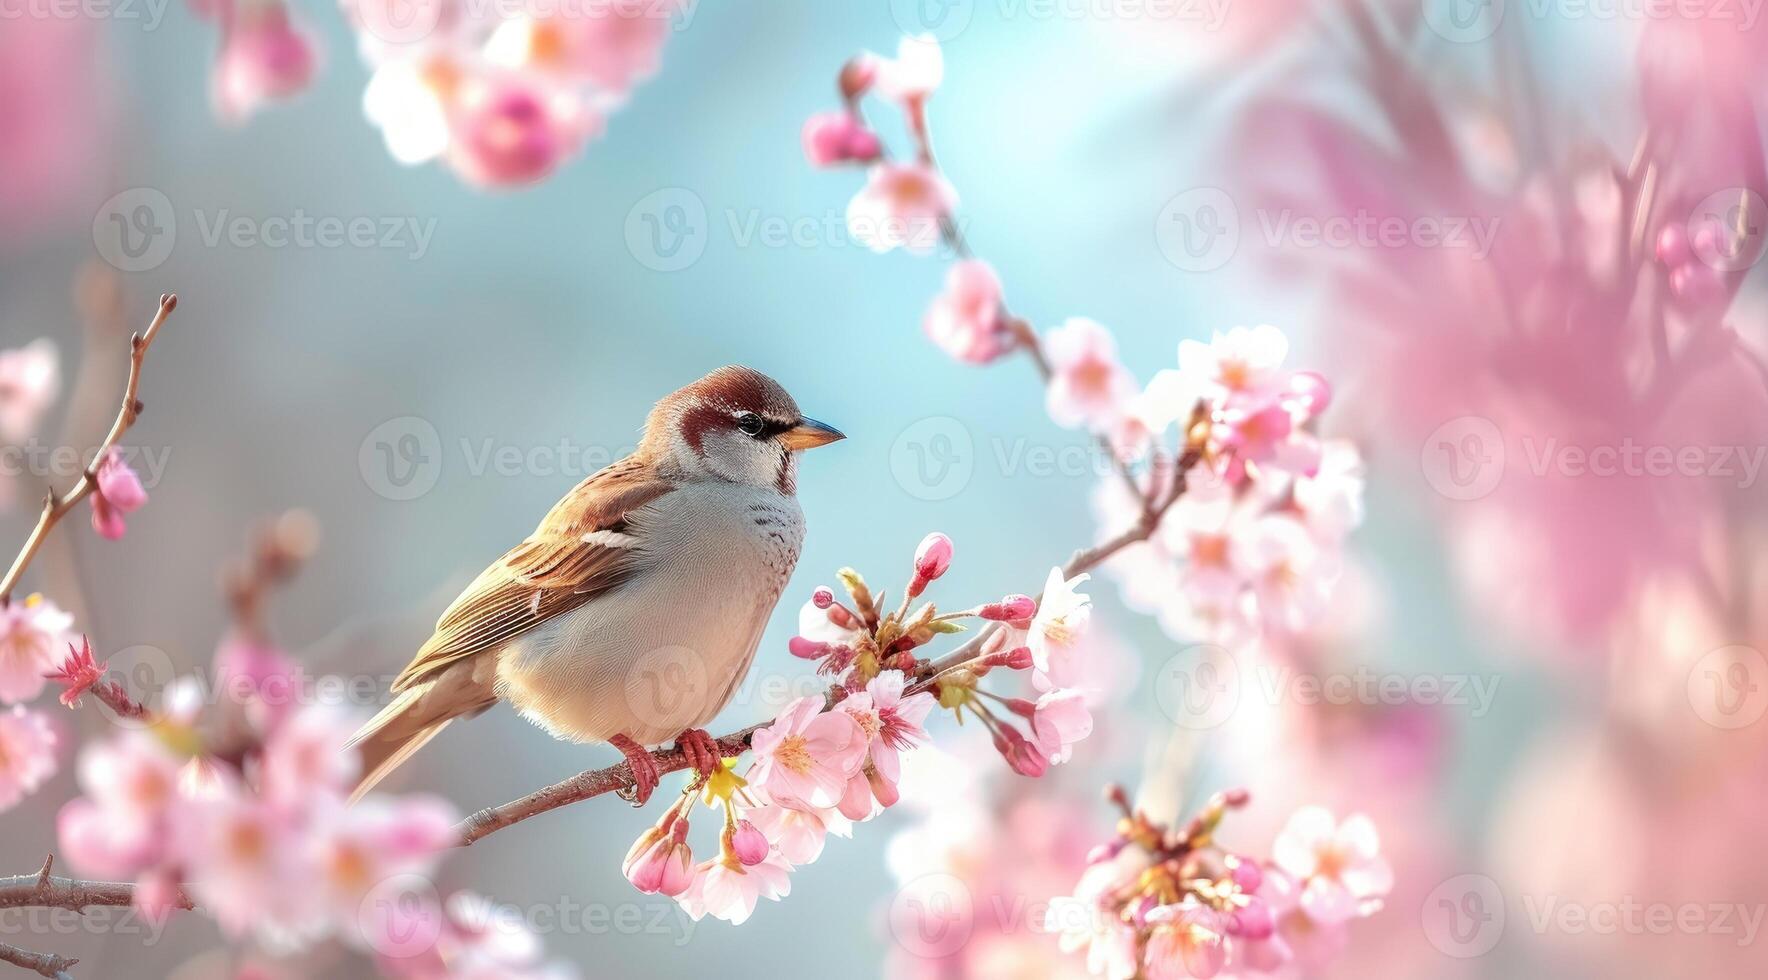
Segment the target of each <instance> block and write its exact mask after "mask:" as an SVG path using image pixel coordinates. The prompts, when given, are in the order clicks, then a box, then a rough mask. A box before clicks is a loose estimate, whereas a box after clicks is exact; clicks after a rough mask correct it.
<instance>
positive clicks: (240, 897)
mask: <svg viewBox="0 0 1768 980" xmlns="http://www.w3.org/2000/svg"><path fill="white" fill-rule="evenodd" d="M96 670H97V673H100V674H102V673H103V671H104V665H103V664H98V665H96ZM65 673H67V674H68V675H69V676H82V675H85V674H88V673H91V671H89V670H85V669H82V667H81V665H79V664H70V665H69V666H68V668H67V669H66V671H65ZM200 698H201V694H200V685H198V684H197V683H196V682H194V680H192V681H189V682H182V681H181V682H179V683H177V684H175V685H174V686H173V689H172V690H170V691H168V692H167V695H166V706H165V708H164V710H162V711H161V712H160V713H159V714H157V715H155V716H153V717H151V718H148V719H146V721H145V722H144V724H143V725H142V726H141V727H140V728H135V729H130V730H125V731H123V732H121V733H119V734H117V735H115V736H113V737H111V738H109V739H105V740H102V741H98V742H93V743H90V744H88V745H87V746H86V747H85V748H84V749H83V750H82V751H81V753H80V759H79V779H80V787H81V790H82V791H83V794H84V795H82V796H79V797H76V798H75V799H74V800H72V801H70V802H69V803H68V804H67V805H66V806H65V807H63V809H62V811H61V815H60V816H59V818H58V819H57V830H58V835H59V837H60V840H61V849H62V854H63V855H64V856H65V857H66V859H67V860H68V861H69V863H70V864H72V865H73V866H74V867H76V868H78V869H79V870H81V871H82V872H83V873H87V874H92V875H96V876H102V877H112V878H129V879H136V880H138V881H139V882H140V884H139V886H138V887H137V890H136V905H137V906H138V907H139V908H140V909H141V910H142V911H143V912H144V913H145V914H148V915H151V916H155V917H156V918H157V917H163V916H164V915H166V914H167V913H169V912H170V911H171V909H172V908H174V907H176V906H175V903H176V901H177V899H178V896H179V894H180V892H181V891H182V890H183V889H185V888H188V891H189V894H190V896H191V897H192V898H194V899H195V900H196V901H197V902H198V903H199V904H200V905H201V907H202V908H204V909H205V910H207V911H209V912H210V913H211V914H213V915H214V916H215V918H216V919H217V921H218V922H219V923H220V925H221V927H222V929H223V930H224V931H226V932H227V933H228V934H229V935H232V936H236V937H237V936H241V935H244V934H246V933H248V932H249V933H253V934H255V935H256V936H257V937H258V938H259V939H261V940H264V941H267V942H273V943H276V944H279V945H286V944H290V943H300V942H306V941H311V940H314V939H318V938H322V937H326V936H333V935H335V936H337V937H339V938H340V939H342V940H344V941H346V942H349V943H353V944H355V945H357V946H363V945H365V944H366V945H368V946H370V947H372V948H379V945H378V944H379V943H381V942H382V941H383V937H382V936H381V935H380V934H379V933H377V932H376V931H375V928H374V927H375V926H376V925H378V924H379V923H378V922H376V921H371V920H369V919H364V918H363V915H364V914H365V913H364V909H371V910H372V909H373V907H375V906H376V905H378V904H380V903H366V904H365V899H367V898H368V897H369V896H370V894H371V892H373V891H374V889H376V888H377V887H379V886H382V885H383V884H384V883H385V882H387V881H388V880H389V879H392V878H394V877H395V876H398V875H406V874H415V875H423V876H428V875H430V874H432V873H433V872H434V870H435V867H436V864H437V862H438V860H439V858H440V855H441V854H442V852H443V851H445V850H446V849H448V848H449V847H450V846H451V845H452V844H453V843H454V840H455V838H454V832H453V824H454V820H455V814H454V812H453V809H452V807H450V806H449V805H447V804H446V803H443V802H441V801H439V800H434V799H430V798H426V797H416V796H413V797H404V798H397V799H391V798H379V797H369V798H367V799H365V800H363V801H361V802H360V803H358V804H357V805H355V806H353V807H352V806H347V805H346V800H347V797H348V794H349V791H350V788H351V786H353V785H354V777H355V775H356V760H355V756H354V754H353V753H351V752H348V751H346V750H345V748H344V746H345V742H346V741H347V740H348V738H349V736H350V733H351V732H352V731H353V730H354V729H353V726H352V725H351V724H350V723H349V719H347V718H345V717H343V716H342V715H341V714H340V713H338V712H336V711H333V710H332V709H330V708H327V707H323V706H314V707H305V708H301V709H300V710H298V711H295V712H293V713H290V714H289V715H287V716H286V717H284V718H283V719H281V720H280V721H279V722H278V723H277V724H276V725H275V726H274V727H270V728H268V729H261V730H254V731H252V732H250V733H249V735H248V741H247V743H246V744H228V743H224V742H222V740H221V739H219V738H216V737H214V736H212V735H211V734H210V733H208V732H206V731H205V730H204V728H203V727H202V721H203V719H202V718H201V707H202V705H201V701H200Z"/></svg>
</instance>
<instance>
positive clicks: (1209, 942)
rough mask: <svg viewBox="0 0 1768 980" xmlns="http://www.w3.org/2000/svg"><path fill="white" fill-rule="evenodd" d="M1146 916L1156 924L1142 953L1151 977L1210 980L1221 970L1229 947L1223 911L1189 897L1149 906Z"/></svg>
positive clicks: (1177, 979) (1148, 975)
mask: <svg viewBox="0 0 1768 980" xmlns="http://www.w3.org/2000/svg"><path fill="white" fill-rule="evenodd" d="M1146 919H1147V922H1148V924H1149V925H1151V926H1153V929H1152V931H1150V932H1149V934H1148V942H1147V946H1146V948H1145V949H1144V950H1143V953H1142V965H1143V967H1144V968H1145V970H1146V974H1145V975H1146V976H1147V978H1148V980H1184V978H1186V977H1196V978H1198V980H1208V978H1210V977H1213V976H1215V975H1216V974H1217V973H1220V972H1221V970H1222V964H1223V963H1224V962H1225V961H1226V960H1227V949H1226V947H1225V946H1224V945H1223V940H1224V939H1225V938H1226V936H1225V935H1224V930H1225V923H1224V922H1223V921H1222V917H1221V914H1220V913H1218V912H1216V911H1215V910H1214V909H1212V908H1210V907H1209V906H1207V905H1204V904H1202V903H1200V902H1198V901H1197V900H1196V899H1195V898H1189V897H1187V898H1186V900H1185V901H1184V902H1182V903H1180V904H1178V905H1162V906H1159V907H1157V908H1154V909H1150V910H1149V911H1148V914H1147V916H1146Z"/></svg>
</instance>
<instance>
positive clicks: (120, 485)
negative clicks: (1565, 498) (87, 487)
mask: <svg viewBox="0 0 1768 980" xmlns="http://www.w3.org/2000/svg"><path fill="white" fill-rule="evenodd" d="M93 483H94V489H93V493H92V529H93V530H95V531H97V532H98V533H99V534H101V535H103V536H104V537H106V538H109V539H110V540H112V541H115V540H117V539H119V538H121V537H122V536H123V533H124V531H126V530H127V526H126V525H125V523H124V521H123V515H124V514H128V513H131V512H133V511H135V510H138V509H139V508H140V507H141V505H142V504H145V503H147V491H146V490H145V489H143V488H142V486H141V478H140V477H138V476H136V475H135V471H134V470H132V469H130V468H129V464H128V463H125V462H123V458H122V457H121V456H120V455H118V454H117V452H116V451H115V450H112V451H110V452H107V453H106V454H105V456H104V458H103V459H101V460H99V461H98V468H97V470H96V471H95V472H94V473H93Z"/></svg>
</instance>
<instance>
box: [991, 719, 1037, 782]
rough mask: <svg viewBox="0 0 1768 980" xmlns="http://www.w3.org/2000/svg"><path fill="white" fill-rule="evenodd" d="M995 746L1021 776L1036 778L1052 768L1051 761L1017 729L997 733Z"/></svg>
mask: <svg viewBox="0 0 1768 980" xmlns="http://www.w3.org/2000/svg"><path fill="white" fill-rule="evenodd" d="M994 745H995V751H997V752H999V753H1000V754H1001V756H1002V757H1003V758H1005V759H1006V760H1007V765H1009V766H1011V767H1012V768H1013V771H1014V772H1016V773H1018V774H1019V775H1021V776H1031V777H1033V778H1036V777H1038V776H1042V775H1043V774H1044V772H1045V771H1046V770H1048V769H1049V768H1050V760H1049V759H1047V758H1045V757H1044V754H1043V752H1042V751H1040V750H1039V749H1038V747H1037V746H1036V745H1033V744H1032V743H1031V742H1030V741H1029V740H1027V739H1026V737H1025V736H1024V735H1021V734H1019V732H1018V730H1017V729H1013V728H1005V727H1003V728H1001V729H1000V730H998V731H996V732H995V737H994Z"/></svg>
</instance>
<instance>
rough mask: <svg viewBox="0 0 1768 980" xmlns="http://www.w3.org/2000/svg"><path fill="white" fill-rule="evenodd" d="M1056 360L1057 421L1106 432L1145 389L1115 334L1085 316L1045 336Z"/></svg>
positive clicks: (1052, 397)
mask: <svg viewBox="0 0 1768 980" xmlns="http://www.w3.org/2000/svg"><path fill="white" fill-rule="evenodd" d="M1043 346H1044V356H1045V357H1046V358H1048V359H1049V362H1050V383H1049V385H1048V388H1047V389H1046V394H1045V407H1046V408H1047V409H1048V410H1049V413H1050V418H1051V419H1053V420H1055V422H1056V424H1057V425H1060V426H1062V427H1063V428H1067V429H1077V428H1081V427H1082V426H1085V427H1088V428H1091V429H1092V430H1094V431H1104V430H1105V429H1107V428H1108V427H1109V426H1110V425H1111V423H1112V422H1114V421H1115V420H1116V419H1117V418H1118V417H1119V416H1121V415H1122V414H1123V413H1124V411H1125V410H1126V409H1127V408H1128V407H1129V404H1130V402H1131V400H1132V399H1134V398H1135V397H1136V396H1137V394H1138V393H1139V392H1140V389H1139V388H1138V387H1137V385H1136V379H1135V377H1134V376H1133V375H1131V374H1130V372H1129V371H1128V370H1127V369H1126V368H1124V366H1123V365H1122V364H1120V363H1118V360H1117V342H1116V341H1115V340H1113V339H1112V337H1111V332H1110V331H1109V330H1106V329H1105V328H1104V327H1103V326H1100V325H1099V324H1098V323H1096V322H1094V321H1092V320H1089V319H1087V318H1085V317H1072V318H1070V319H1069V320H1067V321H1066V322H1064V323H1063V324H1062V325H1061V326H1059V327H1057V328H1055V329H1054V330H1051V331H1050V332H1049V333H1047V334H1045V335H1044V344H1043Z"/></svg>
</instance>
